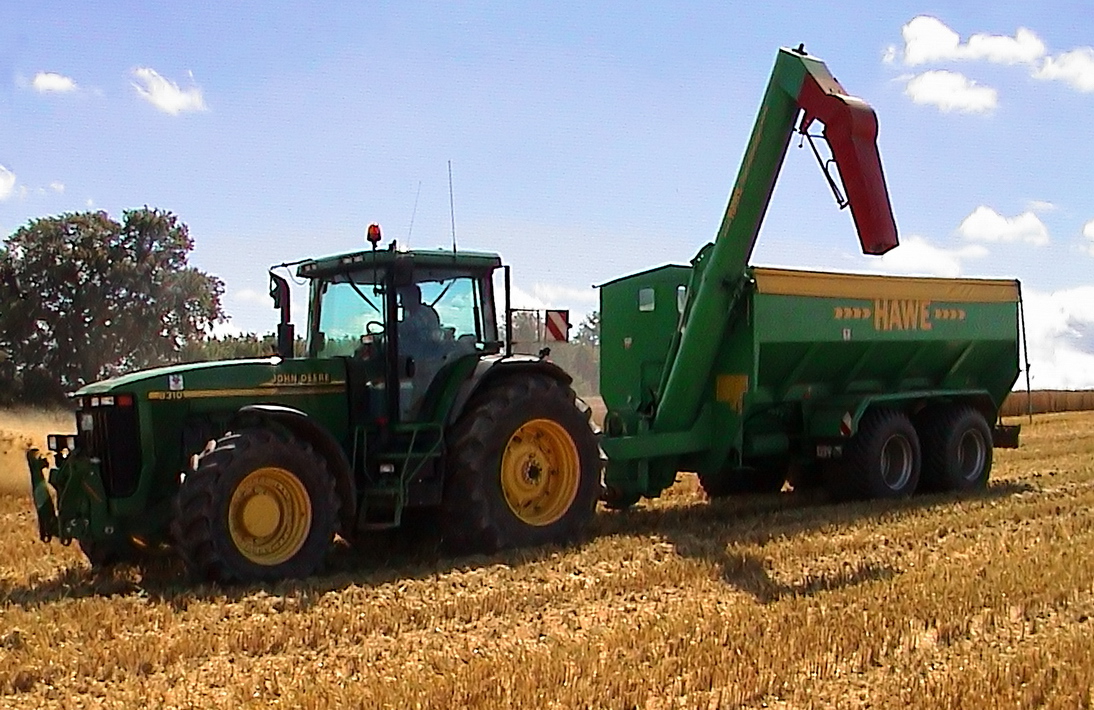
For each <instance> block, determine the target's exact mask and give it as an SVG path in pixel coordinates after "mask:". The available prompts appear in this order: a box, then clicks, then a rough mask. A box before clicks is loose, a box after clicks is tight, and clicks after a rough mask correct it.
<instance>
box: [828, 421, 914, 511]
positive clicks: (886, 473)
mask: <svg viewBox="0 0 1094 710" xmlns="http://www.w3.org/2000/svg"><path fill="white" fill-rule="evenodd" d="M920 466H921V462H920V447H919V437H918V436H917V435H916V431H915V427H913V426H912V422H911V421H910V420H909V419H908V415H906V414H905V413H904V412H902V411H900V410H897V409H888V408H878V409H871V410H869V411H868V412H867V413H866V415H865V416H863V418H862V421H861V422H860V424H859V429H858V432H857V433H856V434H855V435H854V436H853V437H851V439H850V440H849V441H848V442H847V444H846V446H844V449H843V458H842V459H839V460H838V461H833V462H831V463H829V464H828V466H827V467H826V468H825V487H826V488H827V489H828V492H829V493H830V494H831V495H832V496H834V497H835V498H837V499H843V500H846V499H868V498H904V497H907V496H910V495H911V494H912V493H914V492H915V489H916V486H917V485H918V484H919V473H920Z"/></svg>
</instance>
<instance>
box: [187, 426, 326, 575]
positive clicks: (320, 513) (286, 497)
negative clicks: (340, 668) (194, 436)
mask: <svg viewBox="0 0 1094 710" xmlns="http://www.w3.org/2000/svg"><path fill="white" fill-rule="evenodd" d="M249 477H250V478H249ZM256 477H257V478H256ZM241 484H243V485H241ZM267 491H272V493H271V492H267ZM248 492H249V493H250V495H249V496H248V495H247V493H248ZM252 501H253V502H254V505H253V506H252ZM305 503H306V505H305ZM176 504H177V507H176V512H175V520H174V521H173V523H172V535H173V538H174V544H175V547H176V549H177V550H178V552H179V553H180V555H181V556H182V558H183V561H184V562H185V563H186V566H187V568H188V569H189V571H190V574H191V575H192V576H193V577H194V578H195V579H198V580H210V581H218V582H258V581H274V580H278V579H286V578H300V577H307V576H308V575H310V574H312V573H314V572H315V571H316V570H317V569H318V568H319V566H320V564H322V562H323V559H324V557H325V556H326V553H327V550H328V548H329V546H330V543H331V541H332V539H333V538H334V533H335V532H336V530H337V528H338V496H337V493H336V492H335V486H334V478H333V477H332V476H331V475H330V473H329V472H328V471H327V465H326V462H325V461H324V459H323V457H321V456H319V455H318V454H317V453H315V451H314V450H313V449H312V448H311V446H310V445H308V444H307V443H305V442H303V441H301V440H299V439H297V438H295V437H293V436H292V435H290V434H287V433H281V432H274V431H271V430H268V429H257V428H255V429H244V430H242V431H240V432H239V433H234V434H228V435H226V436H224V437H222V438H221V439H220V440H218V441H217V443H216V447H215V448H214V449H213V450H212V451H209V452H208V453H206V454H204V455H202V457H201V458H200V459H199V461H198V465H197V468H196V469H195V470H193V471H191V472H189V473H188V474H187V475H186V477H185V478H184V479H183V481H182V483H181V485H180V486H179V493H178V498H177V500H176ZM271 505H272V506H273V508H272V509H271V508H270V506H271ZM294 506H295V508H296V509H294ZM254 507H257V509H258V510H259V513H258V514H256V515H259V516H260V515H261V514H262V513H265V514H266V515H268V516H270V517H268V518H265V519H261V520H259V521H258V524H254V523H248V522H247V520H246V518H247V511H248V510H250V509H252V508H254ZM301 507H304V508H306V511H305V510H301V509H300V508H301ZM274 509H276V512H274V513H271V512H270V511H271V510H274ZM271 519H273V524H272V527H271V524H270V520H271ZM249 524H250V525H252V527H250V528H248V525H249ZM256 528H261V530H269V532H265V533H263V532H260V531H257V530H256ZM263 541H268V542H263ZM267 547H268V549H267ZM263 550H267V551H265V552H264V551H263Z"/></svg>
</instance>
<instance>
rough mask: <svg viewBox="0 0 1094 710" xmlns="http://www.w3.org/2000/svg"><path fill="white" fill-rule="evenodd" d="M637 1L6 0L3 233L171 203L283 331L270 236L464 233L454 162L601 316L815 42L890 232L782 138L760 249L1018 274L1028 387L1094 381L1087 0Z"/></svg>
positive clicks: (460, 177)
mask: <svg viewBox="0 0 1094 710" xmlns="http://www.w3.org/2000/svg"><path fill="white" fill-rule="evenodd" d="M343 5H349V6H350V7H349V9H347V8H346V7H344V6H343ZM635 5H636V4H634V3H617V4H610V3H558V2H555V3H547V2H544V3H530V2H529V3H515V2H514V3H503V2H479V3H410V2H400V3H354V4H349V3H346V4H325V3H284V2H281V3H279V2H252V3H244V2H241V3H206V4H202V5H201V6H200V9H193V10H191V9H189V7H188V6H187V5H186V4H184V3H145V2H129V3H123V2H114V3H94V4H92V3H76V2H71V3H63V2H34V3H19V2H4V3H3V4H0V235H7V234H10V233H11V232H12V231H14V230H15V229H17V228H18V227H19V226H20V225H22V224H25V223H26V221H27V220H29V219H32V218H34V217H39V216H45V215H52V214H59V213H62V212H67V211H79V210H85V209H89V208H93V209H103V210H106V211H107V212H109V213H110V214H111V215H113V216H115V217H118V216H120V214H121V211H122V210H123V209H126V208H133V207H140V206H142V205H146V204H147V205H149V206H153V207H158V208H161V209H168V210H171V211H173V212H175V213H176V214H178V215H179V216H180V217H181V218H182V219H183V221H185V222H186V223H187V224H188V225H189V226H190V229H191V234H192V236H193V237H194V239H195V241H196V248H195V251H194V254H193V261H194V263H195V264H197V265H198V266H199V267H200V268H202V269H205V270H207V271H210V272H212V273H215V274H216V275H218V276H219V277H220V278H222V279H223V280H224V281H225V283H226V285H227V294H226V299H225V307H226V310H227V312H228V314H229V315H230V316H231V317H232V321H231V325H232V327H236V328H241V329H244V330H257V331H268V330H270V329H272V327H273V324H274V322H275V319H276V314H275V312H274V311H273V309H272V308H271V306H270V303H269V301H268V299H267V298H266V296H265V283H266V273H265V272H266V267H267V266H268V265H269V264H271V263H276V262H281V261H288V260H292V259H297V258H302V257H305V256H310V255H319V254H327V253H332V252H337V251H343V250H349V249H354V248H357V247H359V246H360V245H363V244H364V230H365V227H366V225H367V224H368V223H369V222H372V221H375V222H379V223H380V224H381V225H383V228H384V231H385V236H386V237H387V238H388V239H390V238H397V239H399V240H400V241H401V242H407V241H408V235H409V243H410V244H411V245H412V246H415V247H433V246H441V245H445V244H448V243H449V240H450V226H449V203H448V174H447V163H448V161H451V162H452V172H453V178H454V186H455V216H456V229H457V235H458V239H459V243H460V246H461V247H465V248H478V249H486V250H492V251H498V252H500V253H501V254H502V256H503V257H504V258H505V259H506V260H507V261H509V262H510V263H512V264H513V267H514V284H515V286H516V288H517V290H518V298H519V299H520V301H521V303H520V304H518V305H526V306H532V307H534V306H548V305H549V306H554V307H568V308H570V309H571V310H573V311H576V312H577V313H584V312H586V311H588V310H591V309H593V308H595V307H596V293H595V291H594V290H593V289H591V288H590V285H591V284H594V283H600V282H603V281H605V280H608V279H611V278H614V277H616V276H620V275H623V274H626V273H629V272H632V271H636V270H639V269H644V268H647V267H650V266H655V265H658V264H661V263H666V262H679V263H683V262H686V261H687V260H688V259H689V258H691V256H692V255H693V254H694V253H695V251H696V250H697V249H698V248H699V247H700V246H701V245H702V244H703V243H705V242H706V241H708V240H710V239H711V238H713V235H714V233H715V231H716V229H717V227H718V224H719V222H720V220H721V217H722V214H723V212H724V210H725V203H726V197H727V195H728V193H729V190H730V187H731V185H732V182H733V178H734V176H735V174H736V170H737V165H738V162H739V160H740V156H741V153H742V152H743V149H744V144H745V141H746V140H747V138H748V133H749V130H750V128H751V125H752V122H753V120H754V118H755V112H756V108H757V105H758V102H759V100H760V96H761V94H762V91H763V88H764V85H765V84H766V81H767V77H768V74H769V72H770V69H771V65H772V62H773V60H774V57H775V53H776V50H777V48H778V47H779V46H791V45H793V46H796V45H797V44H798V43H802V42H803V43H805V45H806V48H807V49H808V50H809V51H810V52H811V53H812V54H815V55H817V56H819V57H821V58H822V59H824V60H825V61H826V62H827V64H828V66H829V68H830V69H831V71H832V72H833V73H834V74H835V76H836V77H837V78H838V79H839V80H840V81H841V83H842V84H843V85H844V86H845V87H846V89H847V90H848V91H849V92H850V93H852V94H855V95H857V96H860V97H862V98H863V99H865V100H866V101H868V102H869V103H870V104H871V105H872V106H873V107H874V108H875V110H876V111H877V114H878V117H879V121H880V126H881V135H880V138H879V143H880V148H881V153H882V159H883V162H884V166H885V171H886V175H887V178H888V181H889V187H890V191H891V196H892V201H893V206H894V211H895V213H896V218H897V224H898V227H899V230H900V236H901V240H902V246H901V247H899V248H898V249H897V250H895V251H894V252H892V253H891V254H890V255H888V256H886V257H884V258H882V259H876V258H868V257H864V256H862V255H861V254H859V253H857V241H856V239H855V236H854V232H853V228H852V226H851V221H850V216H849V214H848V213H847V212H846V211H843V212H841V211H839V210H837V209H836V207H835V205H834V203H833V200H832V197H831V195H830V194H829V192H828V188H827V185H826V184H825V182H824V180H823V179H822V178H821V176H820V174H819V172H818V169H817V166H816V164H815V162H814V161H813V158H812V156H811V155H810V154H809V153H808V149H806V150H798V149H797V148H796V143H795V144H794V147H792V148H791V151H790V155H789V156H788V158H787V161H786V165H785V168H784V170H783V173H782V176H781V178H780V181H779V184H778V187H777V189H776V193H775V198H774V200H773V201H772V205H771V210H770V212H769V215H768V219H767V221H766V223H765V225H764V228H763V232H762V234H761V237H760V240H759V243H758V247H757V251H756V254H755V257H754V260H753V261H754V263H757V264H765V265H781V266H796V267H804V268H826V269H837V270H849V271H882V272H885V273H917V274H937V275H946V276H956V275H960V276H993V277H995V276H998V277H1017V278H1020V279H1021V280H1022V282H1023V288H1024V291H1025V293H1026V297H1027V310H1028V313H1029V318H1028V325H1029V335H1030V356H1031V360H1032V361H1033V368H1032V370H1031V371H1032V374H1033V379H1034V386H1042V387H1050V386H1072V387H1076V386H1094V328H1092V326H1094V276H1092V274H1094V191H1092V190H1091V187H1090V181H1089V178H1090V176H1091V168H1092V166H1094V143H1092V142H1091V141H1090V140H1089V139H1088V138H1087V137H1086V133H1087V132H1088V131H1087V126H1088V123H1089V121H1090V117H1091V116H1092V115H1094V49H1091V47H1092V46H1094V8H1092V6H1090V5H1089V4H1084V3H1078V2H1076V3H1061V2H1056V3H1053V2H1043V3H983V2H969V3H941V4H922V3H903V2H891V3H878V2H870V3H866V2H841V3H833V4H830V5H826V4H824V3H809V4H806V5H803V4H801V3H723V2H718V3H698V2H696V3H683V2H675V3H643V4H642V5H641V8H640V9H635V8H634V6H635ZM419 185H420V197H418V199H417V209H416V211H415V199H416V196H417V195H419ZM412 215H413V231H412V232H411V231H410V225H411V218H412ZM298 303H299V300H298ZM295 314H296V315H297V317H298V318H297V319H298V320H299V319H300V317H301V316H302V315H303V311H302V309H301V308H299V307H298V308H296V309H295ZM574 320H575V321H576V320H578V318H576V317H575V318H574Z"/></svg>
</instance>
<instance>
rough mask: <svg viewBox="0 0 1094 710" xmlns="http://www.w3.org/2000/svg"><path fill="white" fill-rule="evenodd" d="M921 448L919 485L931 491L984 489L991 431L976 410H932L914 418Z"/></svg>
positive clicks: (954, 408)
mask: <svg viewBox="0 0 1094 710" xmlns="http://www.w3.org/2000/svg"><path fill="white" fill-rule="evenodd" d="M917 423H918V424H919V426H918V427H917V428H918V431H919V437H920V442H921V443H922V446H923V475H922V485H923V486H924V487H925V488H926V489H928V490H932V491H973V490H979V489H982V488H984V486H986V485H987V483H988V476H989V475H990V474H991V464H992V443H991V428H990V427H989V426H988V422H987V420H986V419H984V415H983V414H981V413H980V411H979V410H977V409H974V408H973V407H968V406H958V407H935V408H929V409H927V410H925V411H924V413H923V415H922V416H921V417H919V418H918V421H917Z"/></svg>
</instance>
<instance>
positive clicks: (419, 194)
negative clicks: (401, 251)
mask: <svg viewBox="0 0 1094 710" xmlns="http://www.w3.org/2000/svg"><path fill="white" fill-rule="evenodd" d="M421 196H422V181H421V180H419V181H418V192H417V193H415V195H414V209H413V210H411V211H410V229H408V230H406V246H407V248H408V249H409V248H410V235H411V234H412V233H413V232H414V217H415V215H417V214H418V198H419V197H421Z"/></svg>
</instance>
